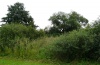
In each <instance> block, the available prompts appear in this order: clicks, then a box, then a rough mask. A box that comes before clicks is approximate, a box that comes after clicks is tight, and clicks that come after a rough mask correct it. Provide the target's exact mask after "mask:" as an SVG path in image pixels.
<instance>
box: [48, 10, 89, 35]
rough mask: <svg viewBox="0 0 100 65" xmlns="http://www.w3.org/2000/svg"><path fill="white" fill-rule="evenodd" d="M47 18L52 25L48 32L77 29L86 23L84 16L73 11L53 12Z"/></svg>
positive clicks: (63, 31)
mask: <svg viewBox="0 0 100 65" xmlns="http://www.w3.org/2000/svg"><path fill="white" fill-rule="evenodd" d="M49 20H50V21H51V22H52V25H53V27H51V28H50V30H49V32H50V34H53V33H65V32H69V31H72V30H77V29H80V28H81V27H82V26H85V25H86V24H87V23H88V20H87V19H86V18H84V17H83V16H81V15H80V14H78V13H77V12H74V11H73V12H71V13H69V14H66V13H64V12H58V13H54V14H53V15H52V16H51V17H50V18H49Z"/></svg>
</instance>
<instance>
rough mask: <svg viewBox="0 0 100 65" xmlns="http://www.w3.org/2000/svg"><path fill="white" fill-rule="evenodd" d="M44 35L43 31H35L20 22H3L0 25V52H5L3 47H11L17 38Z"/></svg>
mask: <svg viewBox="0 0 100 65" xmlns="http://www.w3.org/2000/svg"><path fill="white" fill-rule="evenodd" d="M42 36H44V32H43V31H41V30H40V31H37V30H35V29H33V28H32V27H30V26H24V25H22V24H5V25H3V26H2V27H0V52H5V48H6V47H8V48H11V49H12V51H13V47H14V46H15V44H16V41H15V39H17V38H19V39H20V38H28V39H29V40H32V39H37V38H40V37H42Z"/></svg>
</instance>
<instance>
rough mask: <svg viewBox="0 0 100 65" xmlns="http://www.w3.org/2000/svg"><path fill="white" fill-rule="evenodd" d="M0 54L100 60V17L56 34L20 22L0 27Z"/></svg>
mask: <svg viewBox="0 0 100 65" xmlns="http://www.w3.org/2000/svg"><path fill="white" fill-rule="evenodd" d="M0 55H1V56H15V57H19V58H28V59H55V60H68V61H72V60H79V59H81V60H82V59H85V60H96V61H99V60H100V20H97V21H96V22H95V23H94V24H93V26H90V27H86V28H84V29H80V30H74V31H71V32H68V33H65V34H62V35H60V36H58V37H46V36H45V33H44V31H43V30H35V29H33V28H32V27H27V26H24V25H22V24H6V25H3V26H2V27H0Z"/></svg>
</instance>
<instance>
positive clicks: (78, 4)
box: [0, 0, 100, 28]
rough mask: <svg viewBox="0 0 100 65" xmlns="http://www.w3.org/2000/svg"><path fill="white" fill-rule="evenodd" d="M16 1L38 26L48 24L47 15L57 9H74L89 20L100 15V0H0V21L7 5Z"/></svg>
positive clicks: (69, 10)
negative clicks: (21, 4)
mask: <svg viewBox="0 0 100 65" xmlns="http://www.w3.org/2000/svg"><path fill="white" fill-rule="evenodd" d="M16 2H21V3H24V6H25V9H26V10H27V11H29V13H30V15H31V16H32V17H33V18H34V21H35V24H36V25H38V26H39V27H40V28H45V27H46V26H48V25H50V21H48V19H49V17H50V16H52V14H53V13H55V12H58V11H62V12H66V13H69V12H71V11H76V12H77V13H79V14H81V15H83V16H84V17H86V18H87V19H88V20H89V21H90V22H93V20H96V19H97V18H98V17H99V15H100V0H0V21H1V18H2V17H4V16H6V14H7V9H8V7H7V5H13V4H14V3H16Z"/></svg>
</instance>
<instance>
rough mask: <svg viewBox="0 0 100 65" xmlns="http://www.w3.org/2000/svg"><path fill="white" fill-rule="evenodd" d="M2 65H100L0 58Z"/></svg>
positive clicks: (85, 62)
mask: <svg viewBox="0 0 100 65" xmlns="http://www.w3.org/2000/svg"><path fill="white" fill-rule="evenodd" d="M0 65H100V64H99V63H97V62H88V61H73V62H71V63H65V62H57V61H50V60H47V61H45V60H34V61H32V60H25V59H24V60H22V59H14V58H13V59H12V58H0Z"/></svg>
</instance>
